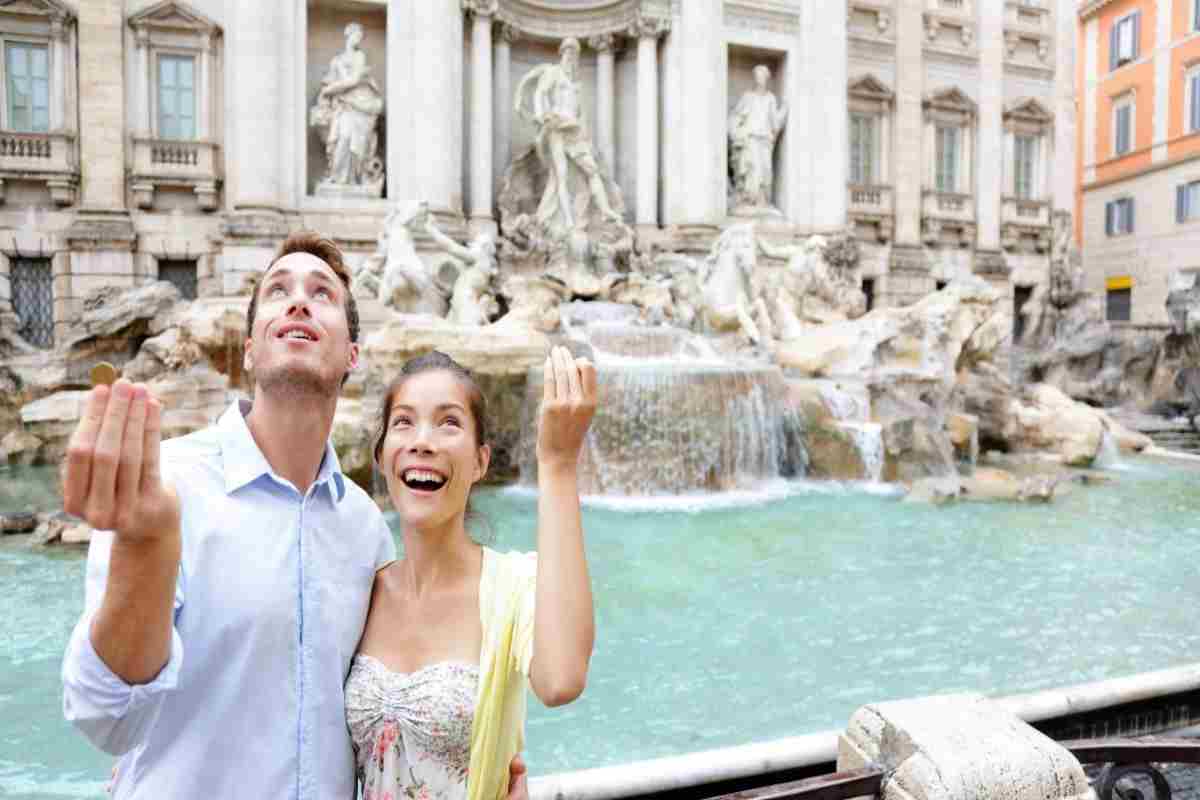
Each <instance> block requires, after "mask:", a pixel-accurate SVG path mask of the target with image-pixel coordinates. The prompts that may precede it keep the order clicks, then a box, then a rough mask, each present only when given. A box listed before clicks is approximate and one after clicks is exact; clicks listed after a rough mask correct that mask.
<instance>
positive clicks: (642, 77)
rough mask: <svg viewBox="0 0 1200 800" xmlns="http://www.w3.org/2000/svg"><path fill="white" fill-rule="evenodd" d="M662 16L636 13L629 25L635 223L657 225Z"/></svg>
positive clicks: (667, 24)
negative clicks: (633, 45) (633, 70)
mask: <svg viewBox="0 0 1200 800" xmlns="http://www.w3.org/2000/svg"><path fill="white" fill-rule="evenodd" d="M669 24H670V23H669V22H668V20H667V19H666V18H665V17H651V16H644V15H642V14H640V13H639V14H638V18H637V20H636V21H635V22H634V24H633V26H632V27H631V28H630V31H629V33H630V35H631V36H635V37H637V43H638V44H637V190H636V192H637V224H638V227H639V228H656V227H658V37H659V36H661V35H662V34H663V33H665V32H666V30H667V27H668V26H669Z"/></svg>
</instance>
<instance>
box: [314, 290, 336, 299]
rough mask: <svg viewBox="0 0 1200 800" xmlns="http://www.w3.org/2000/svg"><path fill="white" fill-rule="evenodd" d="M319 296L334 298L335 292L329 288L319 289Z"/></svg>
mask: <svg viewBox="0 0 1200 800" xmlns="http://www.w3.org/2000/svg"><path fill="white" fill-rule="evenodd" d="M317 297H324V298H325V299H326V300H329V299H332V298H333V292H331V291H329V290H328V289H317Z"/></svg>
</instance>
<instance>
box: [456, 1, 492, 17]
mask: <svg viewBox="0 0 1200 800" xmlns="http://www.w3.org/2000/svg"><path fill="white" fill-rule="evenodd" d="M462 10H463V13H465V14H467V15H468V16H470V15H474V16H476V17H483V18H487V17H494V16H496V12H497V11H499V10H500V0H462Z"/></svg>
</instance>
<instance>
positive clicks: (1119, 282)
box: [1104, 275, 1133, 292]
mask: <svg viewBox="0 0 1200 800" xmlns="http://www.w3.org/2000/svg"><path fill="white" fill-rule="evenodd" d="M1104 288H1105V289H1107V290H1108V291H1110V292H1111V291H1115V290H1117V289H1132V288H1133V278H1131V277H1130V276H1128V275H1118V276H1117V277H1115V278H1109V279H1108V280H1106V281H1105V282H1104Z"/></svg>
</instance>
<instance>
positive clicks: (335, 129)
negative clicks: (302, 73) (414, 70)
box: [309, 22, 384, 197]
mask: <svg viewBox="0 0 1200 800" xmlns="http://www.w3.org/2000/svg"><path fill="white" fill-rule="evenodd" d="M345 37H346V48H345V49H344V50H343V51H342V52H340V53H338V54H337V55H336V56H334V57H333V59H332V60H331V61H330V62H329V69H328V70H327V71H326V73H325V77H324V78H322V80H321V90H320V92H319V93H318V94H317V101H316V103H315V104H314V105H313V107H312V109H311V111H310V119H309V124H310V125H312V126H313V127H315V128H318V129H324V137H325V160H326V162H327V167H328V171H327V173H326V176H325V178H324V179H322V180H321V182H320V183H319V184H318V185H317V194H353V195H367V196H371V197H380V196H381V195H382V194H383V161H382V160H381V159H380V158H379V156H378V155H377V151H378V148H379V137H378V134H377V132H376V123H377V122H378V120H379V115H380V114H381V113H382V112H383V105H384V100H383V93H382V92H381V91H380V89H379V86H378V84H376V83H375V79H374V78H373V77H371V66H370V65H369V64H368V63H367V55H366V53H364V52H363V51H362V49H361V45H362V39H363V28H362V25H360V24H358V23H357V22H351V23H350V24H349V25H347V26H346V29H345Z"/></svg>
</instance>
